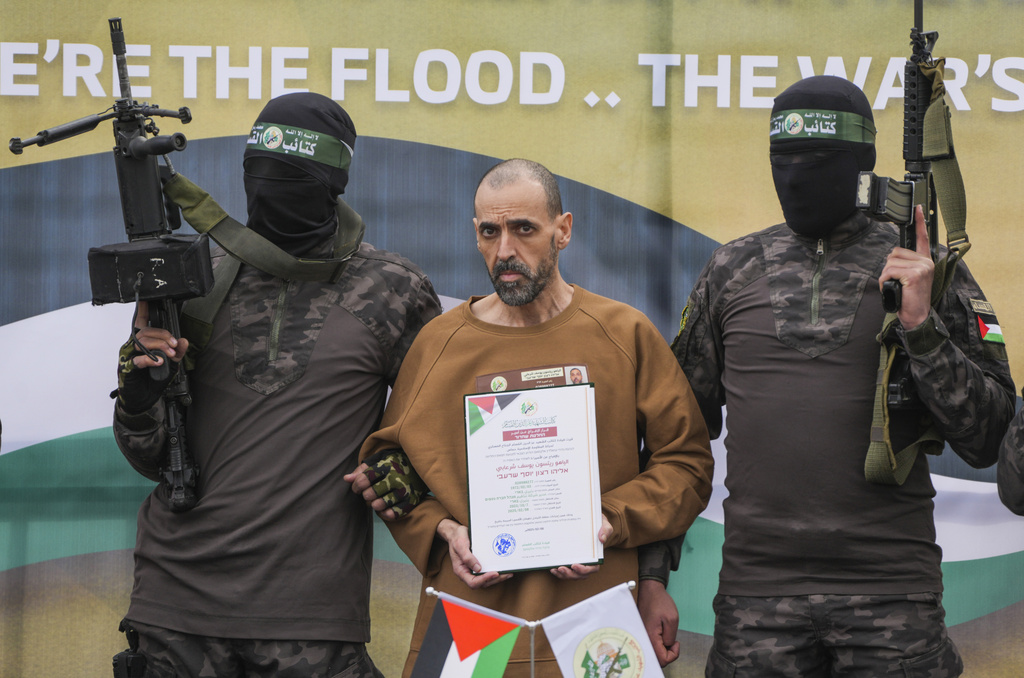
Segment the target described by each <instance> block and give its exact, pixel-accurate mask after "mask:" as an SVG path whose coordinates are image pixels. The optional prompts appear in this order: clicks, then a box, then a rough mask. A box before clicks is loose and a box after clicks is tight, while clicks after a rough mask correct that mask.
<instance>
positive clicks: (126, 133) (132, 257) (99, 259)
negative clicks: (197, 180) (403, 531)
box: [10, 18, 213, 512]
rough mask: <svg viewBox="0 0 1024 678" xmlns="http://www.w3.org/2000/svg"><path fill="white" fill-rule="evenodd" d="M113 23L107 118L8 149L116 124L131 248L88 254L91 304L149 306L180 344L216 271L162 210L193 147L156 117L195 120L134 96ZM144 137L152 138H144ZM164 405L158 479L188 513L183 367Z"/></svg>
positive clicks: (172, 214) (173, 503)
mask: <svg viewBox="0 0 1024 678" xmlns="http://www.w3.org/2000/svg"><path fill="white" fill-rule="evenodd" d="M109 24H110V41H111V44H112V47H113V53H114V59H115V63H116V66H117V73H118V79H119V85H120V90H121V97H120V98H119V99H117V100H116V101H115V102H114V105H113V107H112V108H110V109H108V110H107V111H105V112H103V113H99V114H96V115H90V116H86V117H84V118H80V119H78V120H74V121H72V122H68V123H65V124H63V125H58V126H57V127H53V128H51V129H48V130H44V131H42V132H39V133H38V134H37V135H36V136H34V137H32V138H30V139H26V140H24V141H22V140H21V139H20V138H13V139H11V141H10V150H11V152H12V153H15V154H21V153H22V152H23V151H24V149H25V147H26V146H32V145H38V146H45V145H47V144H51V143H54V142H57V141H61V140H63V139H67V138H69V137H73V136H76V135H79V134H83V133H85V132H89V131H91V130H93V129H95V128H96V127H97V125H99V123H101V122H103V121H105V120H113V126H114V142H115V145H114V148H113V151H114V166H115V168H116V170H117V183H118V189H119V192H120V197H121V207H122V212H123V214H124V225H125V231H126V232H127V234H128V242H127V243H118V244H114V245H106V246H103V247H96V248H92V249H90V250H89V279H90V283H91V286H92V295H93V299H92V302H93V304H106V303H111V302H120V303H127V302H135V303H136V304H138V302H139V301H147V302H149V306H150V325H151V326H153V327H160V328H163V329H166V330H168V331H169V332H170V333H171V334H172V335H174V336H175V337H176V338H177V337H180V336H181V331H180V328H179V326H178V312H179V302H182V301H184V300H187V299H191V298H194V297H200V296H205V295H206V294H207V293H209V291H210V290H211V289H212V287H213V272H212V265H211V262H210V252H209V243H208V240H207V236H205V235H201V236H176V235H173V234H172V231H174V230H176V229H177V228H178V227H179V226H180V225H181V218H180V214H179V213H178V212H177V211H176V209H166V208H165V201H164V197H163V192H162V189H161V179H162V178H164V179H166V178H169V177H170V176H173V175H174V167H173V165H171V162H170V159H169V158H168V154H170V153H171V152H173V151H181V150H184V148H185V146H186V145H187V143H188V141H187V139H186V138H185V136H184V135H183V134H181V133H175V134H172V135H170V136H160V130H159V129H158V128H157V126H156V124H155V122H154V118H155V117H168V118H177V119H179V120H181V122H182V123H183V124H187V123H189V122H191V120H192V114H191V112H190V111H189V109H188V108H184V107H182V108H179V109H178V110H177V111H171V110H166V109H162V108H159V107H158V106H150V105H148V104H145V103H139V102H137V101H135V100H134V99H133V98H132V91H131V83H130V82H129V79H128V64H127V61H126V59H125V53H126V49H125V41H124V31H123V29H122V26H121V19H120V18H113V19H110V20H109ZM147 134H149V135H152V136H151V137H147ZM157 156H162V157H163V160H164V165H163V166H160V165H159V163H158V162H157ZM133 325H134V320H133ZM133 331H134V328H133ZM133 337H134V334H133ZM135 345H136V347H137V348H138V349H139V350H140V351H142V352H143V353H146V354H147V355H149V356H150V357H152V358H157V357H160V358H163V362H162V364H161V365H160V366H159V367H155V368H151V369H150V370H149V374H150V376H151V377H152V378H153V379H154V380H156V381H158V382H160V383H163V382H164V381H166V380H167V379H168V377H169V370H170V369H171V365H170V363H169V361H168V360H167V357H166V356H164V355H162V354H161V353H160V352H151V351H149V350H148V349H146V348H145V347H143V346H142V345H141V344H140V343H139V342H138V341H137V340H136V341H135ZM163 400H164V402H165V404H166V405H167V429H168V436H167V438H168V443H167V445H168V449H167V462H166V466H164V467H163V468H161V471H160V473H161V476H162V477H163V479H164V483H165V485H166V486H167V490H168V503H169V506H170V508H171V510H172V511H175V512H183V511H188V510H189V509H191V508H192V507H193V506H195V504H196V501H197V497H196V492H195V485H196V479H197V477H198V475H199V469H198V467H197V466H196V465H195V463H194V462H193V460H192V457H191V455H190V454H189V453H188V450H187V449H186V445H185V436H184V426H183V424H184V408H186V407H188V405H189V404H191V401H192V398H191V396H190V395H189V389H188V381H187V377H186V375H185V371H184V370H183V369H176V370H175V374H174V375H173V377H171V378H170V381H169V382H168V385H167V387H166V389H165V390H164V393H163Z"/></svg>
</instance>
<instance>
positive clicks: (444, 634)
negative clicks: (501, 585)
mask: <svg viewBox="0 0 1024 678" xmlns="http://www.w3.org/2000/svg"><path fill="white" fill-rule="evenodd" d="M427 592H428V593H434V595H436V596H437V597H438V601H437V604H436V605H435V606H434V613H433V615H432V616H431V617H430V625H429V626H428V627H427V633H426V635H425V636H424V638H423V646H422V647H421V648H420V652H419V656H418V657H417V658H416V665H415V666H414V667H413V669H412V678H495V677H497V676H500V675H501V674H502V673H504V672H505V666H506V665H507V664H508V659H509V657H510V656H511V655H512V646H513V645H515V642H516V638H518V637H519V629H520V628H522V627H523V626H525V625H526V624H527V623H528V622H527V621H526V620H525V619H521V618H519V617H513V616H512V615H508V614H502V613H501V612H495V611H494V610H489V609H487V608H486V607H483V606H481V605H476V604H475V603H470V602H469V601H466V600H462V599H461V598H456V597H455V596H450V595H448V594H446V593H441V592H440V591H438V592H433V591H432V590H431V589H427Z"/></svg>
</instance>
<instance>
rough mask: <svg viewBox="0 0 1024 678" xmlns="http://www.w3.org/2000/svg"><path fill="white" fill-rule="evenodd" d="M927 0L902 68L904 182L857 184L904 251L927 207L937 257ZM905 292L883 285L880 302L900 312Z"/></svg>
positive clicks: (934, 36) (919, 5) (917, 12)
mask: <svg viewBox="0 0 1024 678" xmlns="http://www.w3.org/2000/svg"><path fill="white" fill-rule="evenodd" d="M923 5H924V0H914V26H913V28H911V29H910V45H911V48H912V53H911V55H910V58H909V59H907V62H906V64H905V65H904V66H903V160H904V162H905V167H906V174H904V176H903V181H896V180H894V179H892V178H889V177H879V176H875V174H874V173H873V172H861V173H860V177H859V179H858V185H857V207H858V208H860V209H862V210H864V211H866V212H868V213H869V214H871V215H872V216H873V217H875V218H876V219H880V220H882V221H891V222H893V223H895V224H896V225H898V226H899V230H900V247H905V248H906V249H909V250H913V249H915V247H916V237H915V236H916V231H915V228H914V207H915V206H916V205H921V206H922V207H923V209H924V216H925V221H926V222H927V226H928V242H929V243H930V244H931V249H932V258H933V259H934V258H935V253H936V246H937V244H938V239H939V230H938V229H939V221H938V218H939V215H938V205H937V202H936V193H935V182H934V180H933V178H932V171H931V161H930V160H926V159H925V156H924V118H925V113H926V112H927V110H928V105H929V103H930V102H931V98H932V78H931V77H929V76H928V75H927V74H926V73H925V72H924V71H922V70H921V67H922V66H926V67H927V66H932V65H933V63H934V62H933V60H932V48H933V47H935V42H936V41H937V40H938V39H939V34H938V32H937V31H927V32H925V31H924V30H923V29H922V27H923V25H924V18H923V15H924V7H923ZM901 299H902V289H901V287H900V283H899V281H898V280H887V281H886V282H885V283H883V285H882V304H883V306H884V307H885V310H886V311H887V312H889V313H895V312H896V311H898V310H899V308H900V302H901Z"/></svg>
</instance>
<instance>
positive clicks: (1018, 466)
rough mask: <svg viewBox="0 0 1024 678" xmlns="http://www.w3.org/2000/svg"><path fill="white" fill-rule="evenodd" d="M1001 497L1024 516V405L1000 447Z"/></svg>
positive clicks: (999, 480) (999, 478)
mask: <svg viewBox="0 0 1024 678" xmlns="http://www.w3.org/2000/svg"><path fill="white" fill-rule="evenodd" d="M996 478H997V482H998V485H999V498H1000V499H1002V500H1003V504H1005V505H1006V507H1007V508H1008V509H1010V510H1011V511H1013V512H1014V513H1016V514H1017V515H1019V516H1024V407H1022V408H1021V409H1020V410H1018V411H1017V416H1016V417H1014V418H1013V422H1012V423H1011V424H1010V430H1008V431H1007V432H1006V437H1005V438H1003V444H1002V446H1001V447H1000V448H999V468H998V473H997V476H996Z"/></svg>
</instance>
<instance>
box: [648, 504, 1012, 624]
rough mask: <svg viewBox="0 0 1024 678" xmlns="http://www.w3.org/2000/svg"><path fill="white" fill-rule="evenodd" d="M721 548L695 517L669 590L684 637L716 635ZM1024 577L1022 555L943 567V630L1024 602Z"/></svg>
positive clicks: (712, 525) (718, 530) (721, 530)
mask: <svg viewBox="0 0 1024 678" xmlns="http://www.w3.org/2000/svg"><path fill="white" fill-rule="evenodd" d="M724 542H725V527H724V526H723V525H721V524H719V523H716V522H713V521H711V520H707V519H705V518H700V517H698V518H697V520H696V521H695V522H694V523H693V525H692V526H690V530H689V531H688V532H687V533H686V541H685V542H684V543H683V552H682V556H681V558H680V561H681V562H680V565H679V572H673V573H672V576H671V577H670V578H669V584H668V591H669V593H670V594H671V595H672V598H673V599H674V600H675V601H676V606H677V607H678V608H679V628H680V629H681V630H683V631H690V632H692V633H701V634H704V635H707V636H710V635H713V634H714V630H715V617H714V613H713V612H712V608H711V603H712V600H713V599H714V597H715V593H716V590H717V588H718V573H719V571H720V570H721V569H722V544H723V543H724ZM1022 572H1024V552H1017V553H1008V554H1006V555H1002V556H995V557H992V558H979V559H977V560H962V561H955V562H944V563H943V564H942V576H943V584H944V587H945V591H944V592H943V595H942V603H943V607H945V608H946V625H947V626H955V625H956V624H963V623H965V622H969V621H971V620H974V619H977V618H979V617H984V616H985V615H988V614H992V613H993V612H996V611H997V610H1001V609H1003V608H1004V607H1008V606H1010V605H1013V604H1015V603H1018V602H1020V601H1021V600H1024V586H1021V578H1022V574H1021V573H1022Z"/></svg>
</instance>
